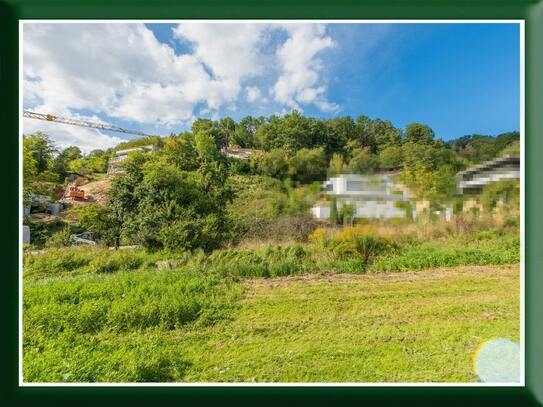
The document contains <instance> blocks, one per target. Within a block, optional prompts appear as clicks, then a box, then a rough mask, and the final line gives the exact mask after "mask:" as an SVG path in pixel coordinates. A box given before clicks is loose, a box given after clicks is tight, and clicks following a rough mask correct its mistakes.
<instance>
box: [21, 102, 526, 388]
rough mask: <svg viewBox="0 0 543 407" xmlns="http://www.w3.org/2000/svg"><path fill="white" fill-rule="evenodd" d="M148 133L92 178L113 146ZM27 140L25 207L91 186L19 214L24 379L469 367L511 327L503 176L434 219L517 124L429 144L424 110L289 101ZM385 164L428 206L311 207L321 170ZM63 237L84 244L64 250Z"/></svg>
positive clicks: (250, 376) (504, 145)
mask: <svg viewBox="0 0 543 407" xmlns="http://www.w3.org/2000/svg"><path fill="white" fill-rule="evenodd" d="M147 144H153V145H155V147H156V148H155V149H154V150H153V151H152V152H151V151H146V152H144V151H134V152H131V153H130V154H129V155H128V156H127V158H126V159H125V160H124V161H123V169H124V173H123V174H122V175H120V176H117V177H115V178H113V179H111V180H107V181H106V180H104V178H105V172H106V169H107V165H108V160H109V159H110V157H111V156H112V155H113V154H114V151H115V150H118V149H127V148H132V147H137V146H141V145H147ZM225 146H230V147H244V148H252V149H258V151H254V153H253V154H252V155H251V158H250V159H249V160H246V161H245V160H238V159H235V158H231V157H228V156H227V155H226V154H225V153H224V151H223V147H225ZM23 147H24V151H23V156H24V167H23V168H24V196H23V199H24V203H25V205H28V206H30V207H31V208H32V209H33V210H34V211H40V210H43V208H40V207H39V205H38V204H36V203H35V197H36V196H37V195H42V194H45V195H50V196H51V197H55V196H57V195H58V193H59V191H62V189H63V188H64V187H65V186H66V185H67V184H68V183H70V182H77V183H79V184H84V183H85V182H88V181H89V180H90V181H91V182H90V184H87V189H88V190H89V191H94V189H93V188H94V187H96V186H97V185H102V186H103V185H107V187H105V188H106V189H107V190H106V191H104V190H103V189H104V188H102V189H100V190H98V189H97V190H96V192H94V194H96V195H98V194H100V199H96V200H95V201H84V202H80V203H78V204H77V205H72V206H71V207H70V208H68V210H67V211H66V212H63V213H61V215H59V216H48V217H47V219H46V218H45V217H41V216H37V215H35V214H33V215H32V216H30V217H27V218H25V223H26V224H27V225H29V226H30V229H31V236H32V241H31V245H29V246H27V247H25V250H24V256H23V359H24V360H23V377H24V380H25V381H26V382H171V381H187V382H188V381H248V382H261V381H269V382H279V381H301V382H326V381H330V382H335V381H368V382H377V381H387V382H403V381H406V382H407V381H455V382H456V381H475V380H476V378H475V377H474V375H473V373H472V362H471V357H472V355H473V352H474V351H475V350H476V348H477V346H478V345H480V343H481V342H482V341H484V340H487V339H489V338H492V337H494V336H501V337H505V338H509V339H512V340H518V338H519V297H518V295H519V289H518V284H519V270H518V265H519V261H520V237H519V225H520V217H519V214H520V194H519V189H520V184H519V182H518V181H507V182H505V181H504V182H498V183H495V184H493V185H492V186H490V187H488V188H485V190H484V191H483V193H482V194H481V195H480V196H478V197H474V196H471V197H469V199H472V200H476V201H477V203H478V204H479V207H478V209H477V210H473V211H470V212H466V213H463V212H461V211H459V210H456V211H455V216H454V217H453V219H452V220H451V221H450V222H447V221H446V220H445V219H444V218H443V217H442V216H437V215H436V211H437V210H441V209H442V208H443V207H445V205H447V206H451V205H454V206H455V208H458V207H460V208H461V207H462V201H463V200H464V197H462V196H458V195H457V194H456V180H455V178H454V175H455V174H456V172H457V171H459V170H461V169H464V168H466V167H467V166H469V165H471V164H473V163H477V162H480V161H481V160H485V159H487V158H488V157H491V156H495V155H500V154H509V153H515V151H516V149H517V147H518V134H516V133H511V134H505V135H501V136H499V137H497V138H486V137H482V136H469V137H466V138H463V139H460V140H458V141H456V142H448V143H445V142H443V141H442V140H439V139H435V135H434V132H433V131H432V130H431V129H430V128H429V127H428V126H426V125H424V124H420V123H412V124H409V125H408V126H406V128H405V129H398V128H395V127H394V126H393V125H392V124H391V123H390V122H389V121H386V120H380V119H369V118H367V117H365V116H360V117H358V118H356V119H355V120H353V119H351V118H349V117H343V118H336V119H326V120H321V119H314V118H308V117H304V116H302V115H301V114H299V113H298V112H293V113H290V114H286V115H284V116H281V117H279V116H271V117H268V118H253V117H247V118H244V119H242V120H241V121H239V122H234V121H233V120H232V119H229V118H225V119H221V120H217V121H212V120H207V119H198V120H196V121H195V122H194V124H193V126H192V129H191V131H190V132H182V133H180V134H178V135H171V136H169V137H164V138H159V137H152V138H149V139H140V140H136V141H128V142H126V143H122V144H121V145H119V146H117V147H116V148H115V149H111V150H108V151H101V150H97V151H93V152H91V153H89V154H83V153H82V152H81V151H80V150H79V149H78V148H77V147H69V148H67V149H64V150H62V151H57V150H56V149H55V147H54V146H53V144H52V143H51V142H50V140H49V139H48V137H47V136H45V135H43V134H34V135H27V136H25V138H24V145H23ZM391 168H394V169H396V170H398V169H401V171H400V172H399V173H398V174H396V175H395V177H396V178H397V179H396V181H397V182H401V183H403V184H405V185H406V186H407V187H408V188H409V190H410V191H411V192H412V195H413V196H414V197H415V198H416V199H417V200H428V201H430V202H431V207H429V208H428V210H426V212H424V213H420V214H419V215H417V217H416V219H411V218H406V219H392V220H389V221H383V220H378V219H359V220H357V221H353V219H352V217H351V216H349V214H348V213H347V212H348V211H347V210H346V209H345V207H346V206H347V205H345V207H344V208H343V209H342V210H341V211H338V210H337V208H336V212H337V213H336V214H335V216H334V219H332V221H327V222H322V221H317V220H315V219H314V218H313V217H312V216H311V215H310V213H309V208H310V207H311V206H312V205H313V204H315V203H316V202H317V201H318V200H323V199H324V197H322V195H321V191H320V188H321V184H320V181H322V180H323V179H325V177H327V176H332V175H336V174H341V173H345V172H353V173H358V174H371V173H373V172H377V171H380V170H383V169H391ZM74 179H75V181H73V180H74ZM83 188H85V186H84V185H83ZM79 232H86V233H88V234H90V235H92V237H93V238H94V239H95V241H96V245H93V246H85V247H75V246H72V241H71V235H72V234H73V233H79ZM126 246H130V248H127V247H126ZM36 249H40V250H36Z"/></svg>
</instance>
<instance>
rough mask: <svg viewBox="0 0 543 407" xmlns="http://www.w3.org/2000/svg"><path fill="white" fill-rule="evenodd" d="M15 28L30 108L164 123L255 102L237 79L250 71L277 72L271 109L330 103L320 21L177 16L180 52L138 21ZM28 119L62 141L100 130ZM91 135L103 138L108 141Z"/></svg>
mask: <svg viewBox="0 0 543 407" xmlns="http://www.w3.org/2000/svg"><path fill="white" fill-rule="evenodd" d="M23 29H24V43H23V95H24V106H25V108H30V109H31V110H36V111H39V112H43V113H51V114H57V115H61V116H67V117H77V116H78V115H77V112H81V111H84V112H91V114H99V115H100V116H103V117H106V120H107V118H108V117H109V118H111V119H112V120H113V121H114V119H115V118H120V119H123V120H127V121H135V122H138V123H145V124H147V125H153V126H166V127H167V128H170V127H172V126H174V125H180V124H184V125H186V124H189V123H190V122H192V121H193V120H194V118H195V116H197V115H199V114H200V113H201V112H208V114H209V115H211V116H217V115H219V116H220V115H221V114H222V113H221V112H223V111H224V110H222V109H225V110H229V111H235V110H236V109H237V102H238V101H239V100H240V98H245V100H246V101H248V102H250V103H253V102H256V101H260V102H265V101H266V99H265V98H264V97H263V96H262V95H261V91H260V89H259V88H257V87H254V86H245V81H247V80H249V79H252V78H256V77H260V78H261V79H262V78H263V79H264V81H262V80H261V79H259V80H260V81H261V82H262V83H267V84H269V83H270V82H272V81H275V80H276V79H277V77H278V79H277V82H276V83H275V85H274V86H273V89H272V92H271V95H273V97H274V100H275V101H276V102H277V103H278V104H279V105H280V106H279V107H280V108H289V109H291V108H299V106H300V105H301V104H313V105H315V106H317V107H318V108H319V109H321V110H323V111H331V110H334V109H335V108H336V106H335V105H334V104H333V103H330V102H328V101H327V100H326V97H325V93H326V87H325V85H324V84H322V78H321V76H322V70H321V68H320V63H321V61H320V60H319V59H318V58H317V57H316V55H317V54H318V53H319V52H320V51H322V50H323V49H326V48H330V47H332V46H333V45H334V43H333V41H332V39H331V38H330V37H328V36H326V34H325V28H324V26H323V25H320V24H286V25H279V24H193V23H190V24H180V25H177V26H176V27H175V28H174V30H173V33H172V36H173V37H175V38H176V40H177V41H179V40H183V41H186V42H189V43H190V44H191V45H192V50H191V52H190V53H186V54H183V55H177V54H176V53H175V51H174V48H173V47H172V46H171V44H164V43H161V42H159V41H158V40H157V39H156V37H155V36H154V34H153V33H152V31H151V30H149V29H148V28H147V27H146V26H145V25H144V24H139V23H126V24H107V23H105V24H91V23H77V24H54V23H51V24H35V23H34V24H33V23H25V24H24V26H23ZM277 30H283V31H285V30H286V32H287V34H288V39H287V40H286V41H285V42H284V43H277V41H278V38H279V37H277V36H275V37H274V36H273V35H272V34H273V33H274V32H277ZM38 108H39V110H38ZM271 108H273V106H271ZM95 119H96V117H95ZM112 120H109V121H110V122H111V121H112ZM30 123H32V121H29V120H25V121H24V131H25V133H28V132H32V131H33V130H34V129H40V128H41V129H47V130H48V131H51V137H52V138H53V139H55V141H57V140H58V143H59V145H61V144H62V143H68V141H67V140H69V139H70V137H72V139H73V143H72V144H75V143H76V142H77V143H84V144H85V145H86V146H88V148H94V147H95V144H96V143H95V141H88V140H91V139H92V140H96V139H97V138H96V137H97V134H100V133H96V132H94V131H92V130H88V129H82V130H81V131H76V130H75V128H74V129H71V128H70V129H69V130H67V129H62V126H58V125H54V124H51V123H39V122H37V123H35V124H30ZM45 125H48V126H45ZM49 125H51V126H53V127H50V126H49ZM61 129H62V130H61ZM101 136H103V137H105V139H100V138H98V139H100V140H102V141H103V143H104V145H108V146H109V145H110V140H115V138H114V137H109V136H107V135H101ZM87 139H88V140H87Z"/></svg>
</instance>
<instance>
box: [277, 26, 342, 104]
mask: <svg viewBox="0 0 543 407" xmlns="http://www.w3.org/2000/svg"><path fill="white" fill-rule="evenodd" d="M284 27H285V29H286V30H287V32H288V33H289V38H288V39H287V40H286V41H285V43H284V44H283V45H282V46H280V47H279V48H278V49H277V59H278V62H279V65H280V72H281V73H280V75H279V78H278V79H277V82H276V83H275V85H274V86H273V88H272V94H273V95H274V99H275V100H276V101H277V102H279V103H281V104H283V105H286V106H288V107H291V108H295V109H300V110H301V106H300V104H314V105H315V106H317V107H318V108H319V109H320V110H323V111H335V110H337V109H338V106H337V105H335V104H333V103H330V102H328V101H327V100H326V97H325V95H324V94H325V92H326V86H325V85H322V84H321V85H319V82H320V81H321V80H322V78H321V77H320V76H321V75H320V73H321V70H322V61H321V60H320V59H318V58H317V54H318V53H319V52H321V51H323V50H325V49H327V48H332V47H334V46H335V43H334V41H333V40H332V38H330V37H328V36H326V30H325V26H324V25H322V24H285V25H284Z"/></svg>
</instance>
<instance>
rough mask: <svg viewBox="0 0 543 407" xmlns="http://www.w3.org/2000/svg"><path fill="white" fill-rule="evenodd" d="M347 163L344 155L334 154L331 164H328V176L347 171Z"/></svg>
mask: <svg viewBox="0 0 543 407" xmlns="http://www.w3.org/2000/svg"><path fill="white" fill-rule="evenodd" d="M346 168H347V165H346V164H345V161H344V160H343V156H342V155H341V154H339V153H335V154H334V155H332V158H331V159H330V165H329V166H328V176H330V177H333V176H334V175H339V174H342V173H344V172H345V169H346Z"/></svg>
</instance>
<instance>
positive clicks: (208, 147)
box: [194, 130, 220, 161]
mask: <svg viewBox="0 0 543 407" xmlns="http://www.w3.org/2000/svg"><path fill="white" fill-rule="evenodd" d="M194 142H195V147H196V152H197V153H198V157H199V159H200V160H201V161H213V160H217V159H218V158H219V155H220V151H219V148H218V147H217V144H216V143H215V139H214V138H213V135H212V133H211V132H210V131H207V130H199V131H198V132H197V133H196V134H195V136H194Z"/></svg>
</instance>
